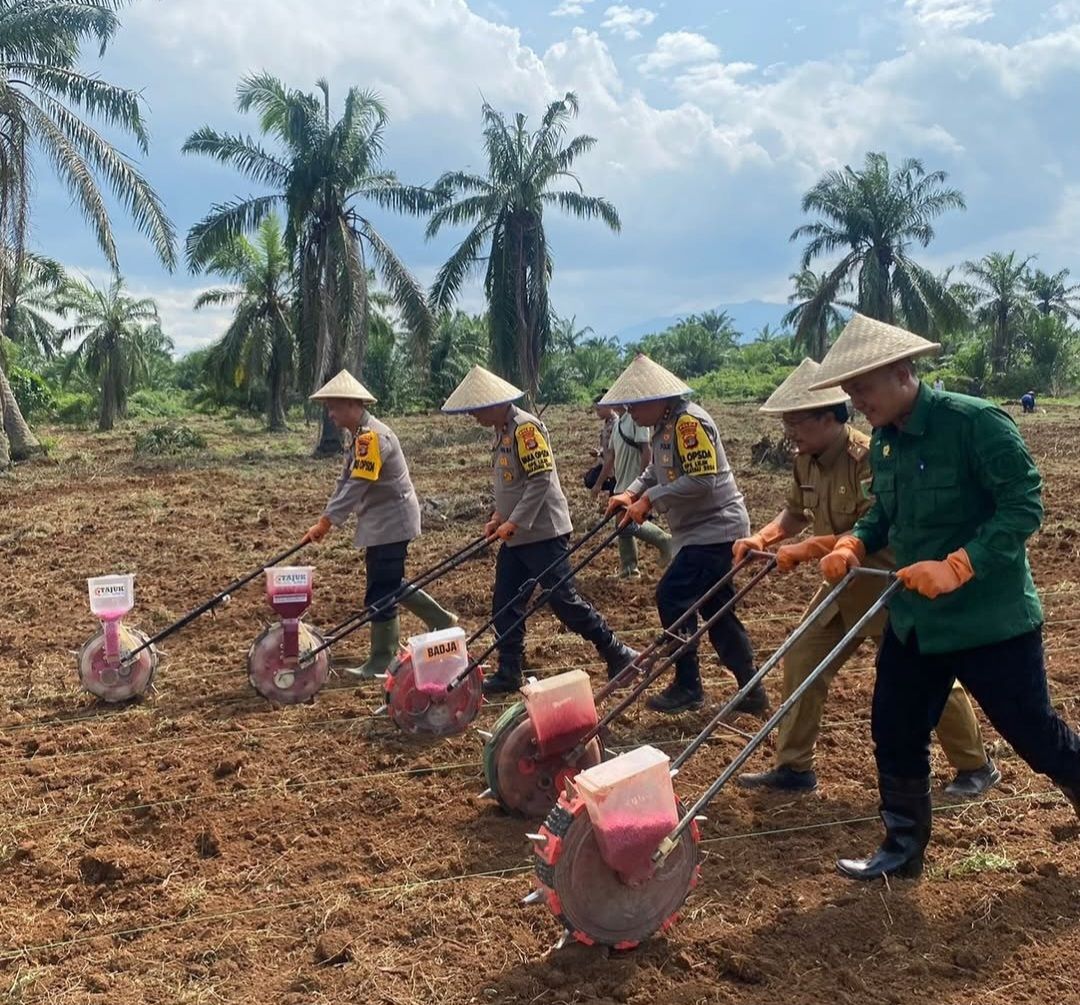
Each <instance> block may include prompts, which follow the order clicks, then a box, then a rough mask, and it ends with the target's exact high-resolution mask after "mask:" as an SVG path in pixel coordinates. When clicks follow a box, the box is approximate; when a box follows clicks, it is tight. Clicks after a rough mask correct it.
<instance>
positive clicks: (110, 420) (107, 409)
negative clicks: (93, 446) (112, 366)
mask: <svg viewBox="0 0 1080 1005" xmlns="http://www.w3.org/2000/svg"><path fill="white" fill-rule="evenodd" d="M116 407H117V403H116V387H115V386H114V385H113V382H112V379H111V377H110V376H109V375H108V374H106V376H105V379H104V380H103V381H102V382H101V412H100V413H99V416H98V432H99V433H107V432H109V431H110V430H111V429H112V428H113V426H115V425H116Z"/></svg>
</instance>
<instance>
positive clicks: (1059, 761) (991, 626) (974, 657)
mask: <svg viewBox="0 0 1080 1005" xmlns="http://www.w3.org/2000/svg"><path fill="white" fill-rule="evenodd" d="M939 348H940V346H938V345H935V344H933V343H930V342H927V341H926V340H925V339H921V338H919V337H918V336H916V335H912V334H911V333H910V332H907V331H904V330H903V329H901V328H896V327H894V326H893V325H888V324H884V323H882V322H880V321H873V320H871V319H870V318H866V317H863V316H861V315H858V314H856V315H855V316H854V318H853V319H852V320H851V322H850V323H849V324H848V325H847V327H846V328H845V329H844V331H843V333H842V334H841V336H840V338H839V339H838V340H837V342H836V344H835V345H834V346H833V347H832V349H831V350H830V351H829V354H828V355H827V356H826V357H825V359H824V361H823V362H822V367H821V372H820V373H819V374H818V379H817V380H816V381H815V382H814V384H813V385H811V389H812V390H817V389H821V388H825V387H834V386H836V385H838V384H839V385H840V386H841V387H842V388H843V389H844V391H845V392H846V393H847V394H848V395H849V396H850V398H851V400H852V403H853V404H854V406H855V407H856V408H857V409H859V411H861V412H862V413H863V414H864V415H865V416H866V418H867V420H868V421H869V422H870V424H871V425H872V426H873V427H874V435H873V437H872V440H871V444H870V464H871V467H872V469H873V481H872V484H871V492H872V494H873V497H874V504H873V506H872V507H871V509H870V510H869V512H867V513H866V514H865V515H864V516H863V517H862V518H861V519H860V520H859V521H858V523H856V524H855V527H854V529H853V530H852V532H851V533H850V534H847V535H843V536H841V537H840V538H839V540H837V541H836V543H835V545H834V546H833V547H832V549H831V551H830V552H829V553H828V554H827V555H826V556H825V557H824V558H822V560H821V569H822V572H823V573H824V574H825V577H826V578H827V579H828V580H829V581H831V582H835V581H838V580H839V579H841V578H842V577H843V576H844V575H845V574H846V573H847V571H848V570H849V569H853V568H855V567H857V566H859V565H861V564H862V563H863V562H864V561H866V557H867V555H873V554H875V553H877V552H879V551H880V550H881V549H882V548H885V547H886V546H890V547H891V548H892V549H893V551H894V552H895V555H896V561H897V564H898V565H899V566H900V568H899V571H898V572H897V574H896V575H897V578H898V579H899V580H900V581H901V583H903V585H904V586H905V587H906V589H903V590H901V591H899V592H898V593H896V594H894V596H893V598H892V600H891V601H890V603H889V624H888V627H887V628H886V630H885V636H884V638H883V640H882V643H881V649H880V650H879V652H878V659H877V679H876V682H875V686H874V705H873V717H872V729H873V736H874V745H875V757H876V759H877V766H878V787H879V790H880V793H881V818H882V821H883V823H884V825H885V838H884V841H883V842H882V844H881V846H880V847H879V848H878V850H877V851H876V852H875V853H874V854H873V855H871V856H870V857H869V858H866V859H841V860H840V861H839V862H838V863H837V868H838V869H839V871H840V873H841V874H842V875H844V876H847V877H848V878H850V879H860V880H866V879H875V878H877V877H881V876H906V877H915V876H918V875H919V874H920V873H921V872H922V867H923V853H924V851H925V849H926V845H927V844H928V842H929V840H930V826H931V811H930V760H929V739H930V730H931V728H932V726H933V724H934V723H935V722H936V721H937V719H938V718H939V716H940V714H941V710H942V708H943V707H944V705H945V701H946V698H947V697H948V694H949V689H950V687H951V686H952V682H953V680H954V678H959V679H960V681H961V682H962V683H963V685H964V687H965V688H966V689H967V691H968V692H969V693H970V694H971V695H972V696H973V697H974V698H975V700H976V701H977V702H978V703H979V705H981V706H982V709H983V711H984V712H985V713H986V714H987V716H988V717H989V719H990V721H991V722H992V723H993V725H994V727H995V728H996V729H997V731H998V732H999V733H1000V734H1001V735H1002V737H1003V738H1004V739H1005V740H1006V741H1007V742H1008V743H1009V744H1011V745H1012V747H1013V749H1014V750H1015V751H1016V753H1017V754H1019V755H1020V756H1021V757H1022V758H1023V759H1024V760H1025V761H1027V763H1028V764H1029V765H1030V766H1031V767H1032V768H1033V769H1034V770H1035V771H1037V772H1039V773H1040V774H1043V775H1046V776H1048V777H1049V778H1050V779H1051V780H1052V781H1053V782H1054V783H1055V784H1056V785H1057V786H1058V788H1060V789H1061V791H1062V792H1063V793H1064V795H1065V797H1066V798H1067V800H1068V801H1069V802H1070V803H1071V805H1072V807H1073V809H1074V810H1075V811H1076V813H1077V815H1080V736H1077V734H1076V733H1075V732H1073V730H1072V729H1070V728H1069V727H1068V726H1067V725H1066V724H1065V722H1064V721H1063V720H1062V719H1061V717H1060V716H1059V715H1058V714H1057V713H1056V712H1055V711H1054V709H1053V707H1052V705H1051V704H1050V694H1049V690H1048V688H1047V682H1046V667H1045V663H1044V658H1043V646H1042V622H1043V615H1042V607H1041V605H1040V603H1039V597H1038V594H1037V593H1036V592H1035V586H1034V583H1033V582H1032V578H1031V568H1030V566H1029V565H1028V559H1027V547H1026V544H1027V539H1028V537H1030V536H1031V535H1032V534H1033V533H1034V532H1035V531H1036V530H1038V528H1039V525H1040V523H1041V521H1042V515H1043V507H1042V479H1041V478H1040V476H1039V472H1038V469H1037V468H1036V467H1035V464H1034V462H1033V461H1032V459H1031V455H1030V453H1029V452H1028V449H1027V445H1026V444H1025V443H1024V440H1023V438H1022V437H1021V435H1020V432H1019V430H1018V429H1017V428H1016V424H1015V423H1014V422H1013V421H1012V419H1011V418H1010V417H1009V416H1008V415H1006V414H1005V413H1004V412H1003V411H1001V410H1000V409H999V408H997V407H995V406H994V405H993V404H991V403H990V402H987V401H983V400H981V399H978V398H969V397H967V396H966V395H960V394H951V393H949V392H946V391H935V390H934V389H933V388H931V387H929V386H927V385H926V384H924V383H922V382H921V381H920V380H919V378H918V377H917V376H916V374H915V369H914V364H913V362H912V361H913V360H914V359H915V358H916V357H918V356H922V355H926V354H929V353H933V352H936V351H937V350H938V349H939Z"/></svg>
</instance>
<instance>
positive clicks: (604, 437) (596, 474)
mask: <svg viewBox="0 0 1080 1005" xmlns="http://www.w3.org/2000/svg"><path fill="white" fill-rule="evenodd" d="M605 393H606V392H604V391H601V392H600V394H597V395H596V396H595V397H594V398H593V411H594V412H595V413H596V415H597V417H598V418H599V419H600V444H599V446H597V447H594V448H593V452H592V454H593V457H594V458H595V459H596V463H595V464H594V465H593V466H592V467H591V468H589V470H588V471H586V472H585V476H584V478H583V479H582V480H583V481H584V482H585V488H587V489H588V490H589V491H590V492H591V493H592V494H593V496H594V497H596V498H599V497H600V494H601V493H603V492H611V491H612V489H613V488H614V487H615V476H614V474H613V473H612V472H613V462H612V460H611V434H612V431H613V430H614V429H615V419H616V415H615V410H614V409H613V408H609V407H608V406H607V405H601V404H600V399H601V398H602V397H603V396H604V394H605Z"/></svg>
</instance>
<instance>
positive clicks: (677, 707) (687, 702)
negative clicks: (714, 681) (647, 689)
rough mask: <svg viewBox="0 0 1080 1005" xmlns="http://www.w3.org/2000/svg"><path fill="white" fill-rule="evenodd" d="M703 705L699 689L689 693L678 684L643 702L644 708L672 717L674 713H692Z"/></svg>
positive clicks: (703, 698) (703, 699) (703, 697)
mask: <svg viewBox="0 0 1080 1005" xmlns="http://www.w3.org/2000/svg"><path fill="white" fill-rule="evenodd" d="M704 704H705V695H704V694H702V692H701V690H700V688H699V689H698V690H696V691H691V690H690V689H689V688H685V687H682V686H681V685H679V684H672V685H670V686H669V687H668V688H667V689H666V690H664V691H661V692H660V694H657V695H653V697H651V698H650V699H649V700H648V701H646V702H645V707H646V708H651V709H652V710H653V711H654V712H664V713H666V714H667V715H674V714H675V713H676V712H693V711H695V710H696V709H699V708H701V707H702V706H703V705H704Z"/></svg>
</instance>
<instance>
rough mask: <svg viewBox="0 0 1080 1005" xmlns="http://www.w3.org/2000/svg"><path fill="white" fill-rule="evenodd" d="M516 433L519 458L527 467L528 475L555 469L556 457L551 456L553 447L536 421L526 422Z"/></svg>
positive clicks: (524, 466)
mask: <svg viewBox="0 0 1080 1005" xmlns="http://www.w3.org/2000/svg"><path fill="white" fill-rule="evenodd" d="M515 435H516V436H517V451H518V460H519V461H521V466H522V467H523V468H524V469H525V475H526V477H528V478H531V477H532V476H533V475H538V474H541V473H542V472H544V471H552V470H554V468H555V459H554V458H553V457H552V456H551V448H550V447H549V446H548V445H547V440H546V439H544V434H543V433H542V432H540V429H539V427H538V426H537V425H536V424H535V423H533V422H526V423H525V424H524V425H523V426H518V428H517V433H516V434H515Z"/></svg>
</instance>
